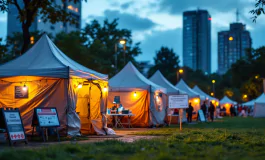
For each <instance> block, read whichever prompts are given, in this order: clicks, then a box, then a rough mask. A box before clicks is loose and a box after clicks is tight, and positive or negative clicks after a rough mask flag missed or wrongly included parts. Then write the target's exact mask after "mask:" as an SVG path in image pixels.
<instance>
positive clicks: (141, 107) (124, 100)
mask: <svg viewBox="0 0 265 160" xmlns="http://www.w3.org/2000/svg"><path fill="white" fill-rule="evenodd" d="M134 93H135V92H112V91H111V92H109V97H108V108H111V107H112V106H113V105H114V104H113V100H114V97H115V96H120V101H121V104H122V106H123V107H124V108H125V109H129V110H131V111H132V113H133V114H134V115H135V116H132V117H131V123H132V125H133V126H135V127H145V126H148V125H149V118H148V116H149V104H150V95H149V92H148V91H146V90H142V91H139V90H138V91H136V96H135V95H134ZM126 118H127V117H126Z"/></svg>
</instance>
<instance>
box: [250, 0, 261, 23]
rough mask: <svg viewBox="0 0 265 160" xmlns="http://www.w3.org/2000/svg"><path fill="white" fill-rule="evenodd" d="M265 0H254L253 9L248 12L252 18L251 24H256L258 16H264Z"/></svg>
mask: <svg viewBox="0 0 265 160" xmlns="http://www.w3.org/2000/svg"><path fill="white" fill-rule="evenodd" d="M264 7H265V0H256V4H255V8H254V9H252V10H251V11H250V13H251V14H253V15H254V16H253V17H252V19H253V22H256V20H257V18H258V16H260V15H261V14H265V9H264Z"/></svg>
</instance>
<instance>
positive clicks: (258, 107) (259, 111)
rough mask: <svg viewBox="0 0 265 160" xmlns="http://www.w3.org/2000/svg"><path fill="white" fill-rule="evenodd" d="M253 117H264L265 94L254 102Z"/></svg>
mask: <svg viewBox="0 0 265 160" xmlns="http://www.w3.org/2000/svg"><path fill="white" fill-rule="evenodd" d="M253 117H256V118H257V117H265V94H264V93H262V94H261V95H260V96H259V97H258V98H257V99H256V100H255V105H254V112H253Z"/></svg>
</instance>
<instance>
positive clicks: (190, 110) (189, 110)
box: [186, 103, 193, 123]
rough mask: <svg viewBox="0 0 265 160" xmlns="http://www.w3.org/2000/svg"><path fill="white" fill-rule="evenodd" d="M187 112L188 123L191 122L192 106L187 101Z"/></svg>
mask: <svg viewBox="0 0 265 160" xmlns="http://www.w3.org/2000/svg"><path fill="white" fill-rule="evenodd" d="M186 111H187V113H188V123H191V122H192V112H193V107H192V105H191V103H189V108H187V109H186Z"/></svg>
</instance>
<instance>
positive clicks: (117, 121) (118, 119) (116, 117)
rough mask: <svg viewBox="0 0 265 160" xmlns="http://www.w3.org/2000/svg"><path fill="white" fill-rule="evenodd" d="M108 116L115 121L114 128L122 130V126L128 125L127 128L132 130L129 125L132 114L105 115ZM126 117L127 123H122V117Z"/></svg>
mask: <svg viewBox="0 0 265 160" xmlns="http://www.w3.org/2000/svg"><path fill="white" fill-rule="evenodd" d="M107 115H108V116H112V117H113V118H114V120H115V124H114V127H115V128H118V127H120V128H124V126H123V125H128V128H133V126H132V124H131V117H132V116H134V114H132V113H107ZM125 116H127V117H128V121H127V123H123V122H122V121H121V120H122V118H123V117H125Z"/></svg>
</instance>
